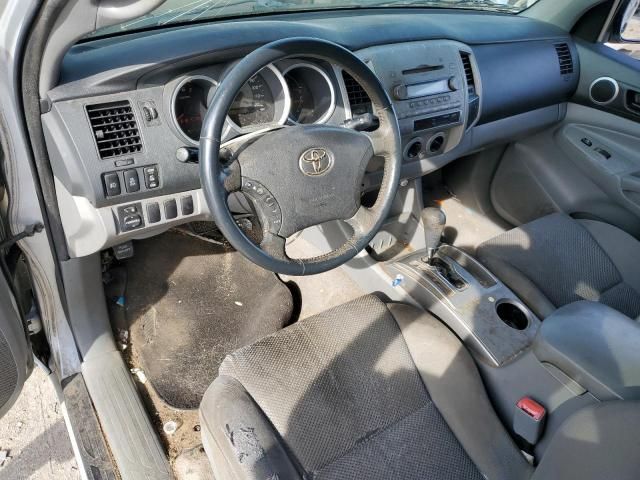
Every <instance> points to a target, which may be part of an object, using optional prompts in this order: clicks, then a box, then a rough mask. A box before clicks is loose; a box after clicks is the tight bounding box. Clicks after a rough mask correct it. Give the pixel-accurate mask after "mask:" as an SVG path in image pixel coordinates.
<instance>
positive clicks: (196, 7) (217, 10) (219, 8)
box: [92, 0, 538, 36]
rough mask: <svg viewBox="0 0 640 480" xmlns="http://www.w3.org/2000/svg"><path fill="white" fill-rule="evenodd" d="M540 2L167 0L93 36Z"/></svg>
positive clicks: (504, 8)
mask: <svg viewBox="0 0 640 480" xmlns="http://www.w3.org/2000/svg"><path fill="white" fill-rule="evenodd" d="M537 1H538V0H360V1H344V0H167V1H166V2H165V3H164V4H163V5H162V6H161V7H159V8H157V9H156V10H154V11H152V12H151V13H149V14H147V15H145V16H143V17H140V18H138V19H135V20H131V21H128V22H125V23H122V24H120V25H115V26H112V27H108V28H102V29H99V30H97V31H96V32H94V33H93V34H92V36H102V35H107V34H110V33H116V32H129V31H135V30H141V29H145V28H151V27H159V26H163V25H172V24H182V23H189V22H195V21H201V20H212V19H217V18H227V17H237V16H247V15H261V14H267V13H281V12H282V13H286V12H296V11H312V10H323V9H331V10H333V9H340V8H374V7H379V8H383V7H403V6H405V7H434V8H462V9H474V10H490V11H497V12H505V13H519V12H521V11H522V10H524V9H526V8H528V7H530V6H531V5H533V4H534V3H536V2H537Z"/></svg>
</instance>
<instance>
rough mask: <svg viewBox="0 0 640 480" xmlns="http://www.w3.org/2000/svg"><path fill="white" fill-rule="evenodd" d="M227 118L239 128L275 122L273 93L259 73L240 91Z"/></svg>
mask: <svg viewBox="0 0 640 480" xmlns="http://www.w3.org/2000/svg"><path fill="white" fill-rule="evenodd" d="M229 118H230V119H231V121H232V122H233V123H235V124H236V125H237V126H238V127H240V128H247V127H251V126H254V125H262V124H269V123H275V122H277V119H276V108H275V103H274V100H273V93H272V91H271V89H270V88H269V85H268V83H267V82H266V81H265V79H264V77H263V76H262V75H261V74H260V73H258V74H257V75H254V76H253V77H252V78H251V79H250V80H249V81H248V82H247V83H245V84H244V85H243V87H242V88H241V89H240V91H239V92H238V95H237V96H236V98H235V100H234V101H233V103H232V104H231V108H230V109H229Z"/></svg>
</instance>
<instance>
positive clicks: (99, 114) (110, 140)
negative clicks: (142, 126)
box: [87, 100, 142, 159]
mask: <svg viewBox="0 0 640 480" xmlns="http://www.w3.org/2000/svg"><path fill="white" fill-rule="evenodd" d="M87 115H88V116H89V122H90V123H91V130H92V131H93V138H94V140H95V142H96V146H97V147H98V153H99V154H100V158H102V159H105V158H111V157H118V156H120V155H130V154H132V153H138V152H141V151H142V138H141V137H140V132H139V130H138V124H137V122H136V117H135V115H134V114H133V110H132V108H131V103H129V101H128V100H124V101H122V102H112V103H103V104H99V105H87Z"/></svg>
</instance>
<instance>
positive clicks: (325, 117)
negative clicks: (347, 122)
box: [282, 62, 336, 125]
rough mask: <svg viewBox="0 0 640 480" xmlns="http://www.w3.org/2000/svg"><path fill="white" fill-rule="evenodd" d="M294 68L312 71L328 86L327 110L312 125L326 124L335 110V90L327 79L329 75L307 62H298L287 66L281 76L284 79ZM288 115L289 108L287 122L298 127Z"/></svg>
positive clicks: (329, 79)
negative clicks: (328, 100) (328, 99)
mask: <svg viewBox="0 0 640 480" xmlns="http://www.w3.org/2000/svg"><path fill="white" fill-rule="evenodd" d="M296 68H309V69H311V70H314V71H315V72H317V73H319V74H320V76H321V77H322V78H323V79H324V80H325V82H326V83H327V85H328V86H329V93H330V95H331V100H330V103H329V108H328V109H327V111H326V112H325V113H324V114H323V115H322V116H321V117H320V118H319V119H318V120H316V121H315V122H313V124H321V123H327V121H328V120H329V119H330V118H331V116H332V115H333V112H334V111H335V109H336V91H335V88H334V87H333V82H332V81H331V78H329V75H327V72H325V71H324V70H323V69H322V68H320V67H318V66H317V65H314V64H313V63H309V62H298V63H294V64H292V65H289V66H288V67H287V68H285V69H284V70H283V71H282V76H283V77H286V76H287V73H289V72H290V71H291V70H295V69H296ZM285 83H286V78H285ZM287 90H288V85H287ZM289 96H291V92H289ZM290 113H291V108H289V112H287V118H288V120H289V122H290V123H292V124H294V125H298V124H299V123H298V122H296V121H294V120H291V118H290V117H289V114H290Z"/></svg>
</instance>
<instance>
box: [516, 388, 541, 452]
mask: <svg viewBox="0 0 640 480" xmlns="http://www.w3.org/2000/svg"><path fill="white" fill-rule="evenodd" d="M546 421H547V410H546V409H545V408H544V407H543V406H542V405H540V404H539V403H538V402H536V401H535V400H533V399H532V398H529V397H523V398H521V399H520V400H518V403H517V404H516V411H515V414H514V416H513V431H514V432H515V433H516V435H518V436H520V437H522V438H523V439H524V440H525V441H526V442H527V443H528V444H529V445H535V444H536V443H538V440H540V437H542V433H543V432H544V426H545V423H546Z"/></svg>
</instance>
